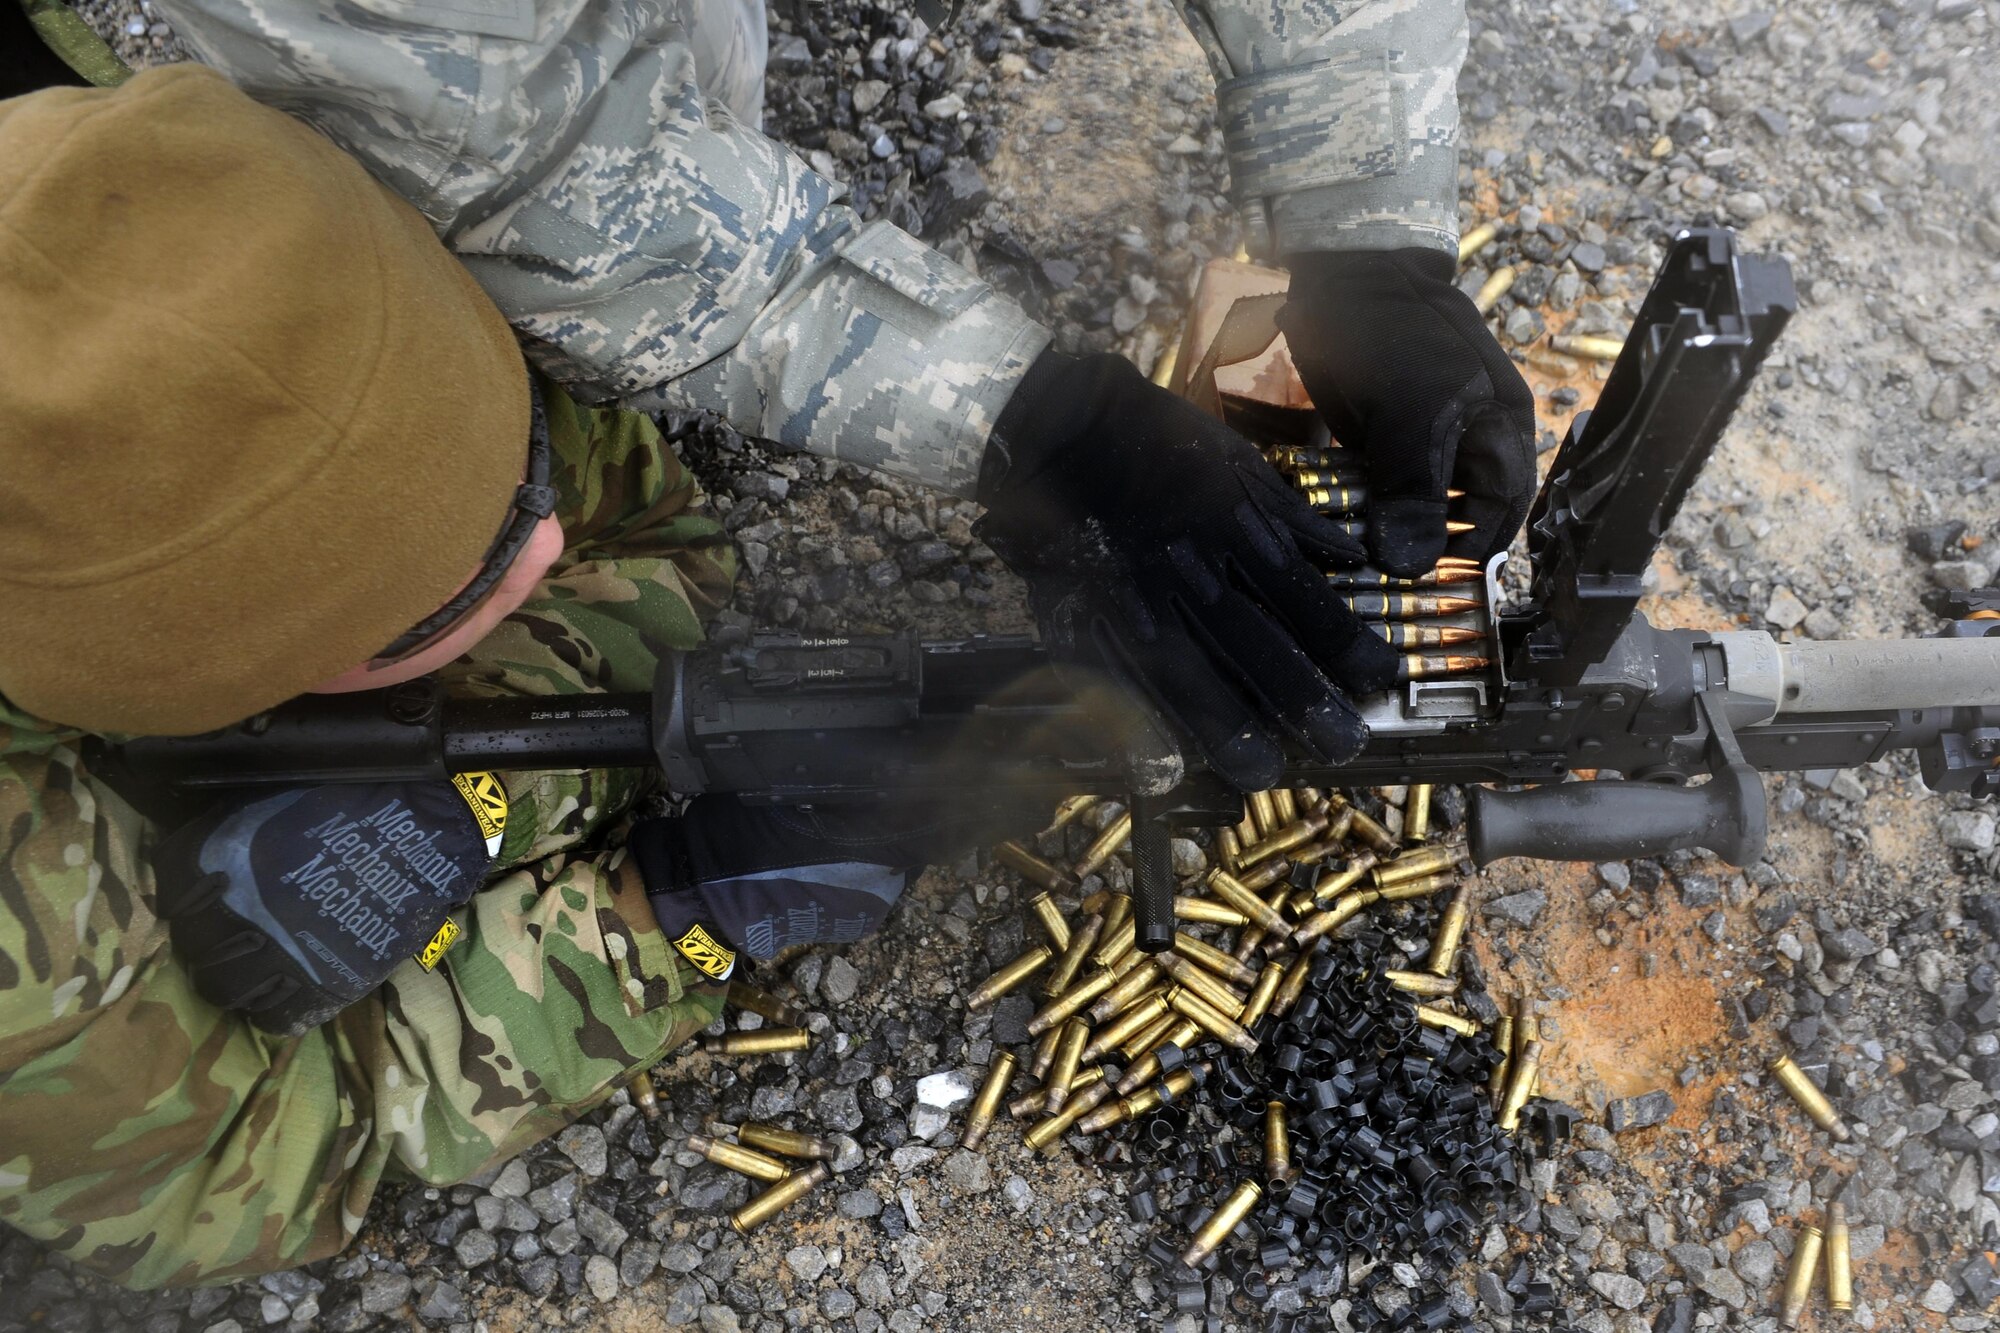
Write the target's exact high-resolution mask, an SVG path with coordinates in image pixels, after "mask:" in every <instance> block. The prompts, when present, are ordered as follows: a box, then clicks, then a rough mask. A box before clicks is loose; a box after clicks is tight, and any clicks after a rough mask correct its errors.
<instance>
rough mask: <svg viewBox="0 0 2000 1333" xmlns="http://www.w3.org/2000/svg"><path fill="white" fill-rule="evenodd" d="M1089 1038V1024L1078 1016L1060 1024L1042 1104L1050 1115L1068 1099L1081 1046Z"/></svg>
mask: <svg viewBox="0 0 2000 1333" xmlns="http://www.w3.org/2000/svg"><path fill="white" fill-rule="evenodd" d="M1089 1040H1090V1024H1088V1023H1086V1022H1084V1021H1083V1020H1082V1019H1080V1018H1072V1019H1070V1020H1069V1021H1068V1022H1067V1023H1064V1024H1063V1025H1062V1036H1060V1037H1058V1038H1057V1039H1056V1058H1055V1059H1054V1061H1052V1062H1051V1063H1050V1065H1049V1077H1048V1083H1047V1085H1046V1086H1047V1093H1046V1095H1045V1096H1044V1097H1043V1098H1042V1105H1043V1107H1044V1109H1046V1110H1047V1111H1048V1113H1049V1114H1050V1115H1054V1114H1055V1113H1056V1112H1057V1111H1060V1110H1062V1105H1063V1103H1064V1102H1066V1101H1068V1100H1069V1089H1070V1085H1071V1084H1072V1083H1074V1082H1076V1071H1077V1069H1078V1068H1079V1067H1081V1066H1082V1064H1083V1048H1084V1045H1085V1044H1086V1043H1087V1042H1089Z"/></svg>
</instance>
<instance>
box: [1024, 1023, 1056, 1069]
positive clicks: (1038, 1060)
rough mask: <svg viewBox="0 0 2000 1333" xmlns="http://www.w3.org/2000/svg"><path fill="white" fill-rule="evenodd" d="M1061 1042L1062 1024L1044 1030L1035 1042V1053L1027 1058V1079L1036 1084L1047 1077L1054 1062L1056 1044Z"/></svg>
mask: <svg viewBox="0 0 2000 1333" xmlns="http://www.w3.org/2000/svg"><path fill="white" fill-rule="evenodd" d="M1061 1040H1062V1024H1060V1023H1058V1024H1056V1025H1055V1026H1054V1027H1052V1028H1048V1029H1046V1030H1045V1031H1044V1032H1043V1033H1042V1034H1041V1036H1040V1037H1039V1038H1037V1039H1036V1041H1035V1053H1034V1054H1033V1055H1031V1056H1029V1057H1028V1077H1029V1078H1032V1079H1034V1080H1035V1081H1036V1082H1037V1083H1039V1082H1041V1081H1042V1080H1043V1079H1045V1078H1047V1077H1048V1076H1049V1066H1050V1065H1052V1064H1054V1063H1055V1062H1056V1043H1057V1042H1059V1041H1061Z"/></svg>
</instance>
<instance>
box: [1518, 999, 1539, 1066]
mask: <svg viewBox="0 0 2000 1333" xmlns="http://www.w3.org/2000/svg"><path fill="white" fill-rule="evenodd" d="M1541 1039H1542V1020H1541V1019H1540V1018H1539V1017H1537V1016H1536V1014H1535V1001H1534V998H1533V997H1532V996H1529V995H1516V996H1515V997H1514V1058H1515V1059H1516V1060H1518V1059H1520V1058H1521V1053H1522V1052H1524V1051H1526V1050H1527V1049H1528V1043H1529V1042H1531V1041H1540V1040H1541Z"/></svg>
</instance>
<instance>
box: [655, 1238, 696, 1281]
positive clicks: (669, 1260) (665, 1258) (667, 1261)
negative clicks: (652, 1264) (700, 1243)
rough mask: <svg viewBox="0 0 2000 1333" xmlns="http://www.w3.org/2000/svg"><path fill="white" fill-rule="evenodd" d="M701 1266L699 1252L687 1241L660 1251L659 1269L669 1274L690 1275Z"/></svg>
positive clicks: (677, 1242)
mask: <svg viewBox="0 0 2000 1333" xmlns="http://www.w3.org/2000/svg"><path fill="white" fill-rule="evenodd" d="M700 1266H701V1251H700V1250H698V1249H696V1248H695V1247H694V1246H693V1245H690V1244H689V1243H688V1242H687V1241H684V1240H683V1241H676V1242H675V1243H674V1244H672V1245H669V1246H667V1248H666V1249H664V1250H662V1251H660V1267H661V1268H663V1269H665V1270H666V1271H667V1272H669V1273H675V1274H680V1273H692V1272H694V1270H695V1269H696V1268H698V1267H700Z"/></svg>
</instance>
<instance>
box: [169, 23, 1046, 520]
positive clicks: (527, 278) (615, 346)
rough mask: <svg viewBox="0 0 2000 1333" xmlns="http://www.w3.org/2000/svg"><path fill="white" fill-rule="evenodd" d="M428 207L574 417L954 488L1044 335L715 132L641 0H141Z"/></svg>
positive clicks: (977, 284)
mask: <svg viewBox="0 0 2000 1333" xmlns="http://www.w3.org/2000/svg"><path fill="white" fill-rule="evenodd" d="M161 8H162V10H163V11H164V12H165V13H166V14H167V16H168V17H169V18H170V19H171V21H172V22H173V24H174V26H175V29H176V31H178V32H179V33H180V35H181V36H182V38H183V39H184V40H185V41H186V42H187V43H188V45H189V46H190V47H191V49H192V50H193V51H194V52H195V53H196V55H197V56H198V57H199V58H200V59H202V60H203V61H205V62H207V63H209V64H211V65H214V66H216V67H217V68H219V69H221V70H222V71H223V72H224V73H226V74H227V75H229V77H230V78H232V79H233V80H235V81H236V82H237V83H238V84H240V85H241V86H242V87H243V88H244V89H245V90H246V91H248V92H249V93H251V94H252V95H253V96H255V97H257V98H258V99H260V100H262V101H265V102H268V103H270V104H272V105H274V106H278V107H281V108H282V109H284V110H286V111H289V112H292V113H293V114H295V115H298V116H300V117H302V118H303V119H305V120H307V121H308V122H310V123H311V124H313V125H314V126H316V127H317V128H318V129H320V130H321V131H323V132H324V133H326V134H327V135H328V136H329V137H331V138H332V139H333V140H334V141H335V142H337V143H339V144H340V145H342V146H343V147H344V148H346V149H348V150H349V151H351V152H353V153H354V154H355V155H356V156H358V157H359V158H360V159H361V160H362V161H363V162H364V163H366V164H367V165H368V167H369V168H370V170H372V171H373V172H374V173H375V174H376V175H377V176H378V177H380V178H381V179H382V180H383V181H385V182H386V183H387V184H388V185H389V186H390V187H391V188H393V189H395V190H396V191H397V192H398V193H400V194H402V195H403V196H404V197H405V198H407V199H409V200H410V201H411V202H412V203H414V204H415V205H416V206H417V207H418V208H420V209H421V210H423V211H424V213H425V214H426V215H427V216H429V218H430V219H431V221H432V223H433V224H434V225H435V226H436V227H437V229H438V232H439V234H440V235H441V236H443V238H444V239H445V241H446V242H447V244H449V245H450V246H451V247H452V248H453V249H454V250H455V251H456V252H457V253H458V255H459V256H460V258H461V259H463V260H464V262H465V263H466V265H467V266H468V267H469V268H470V269H471V270H472V272H473V273H474V274H475V275H476V276H477V277H478V278H479V280H480V281H481V283H482V284H484V286H485V287H486V290H487V291H488V292H489V293H490V294H491V295H492V296H493V298H494V300H495V301H496V302H497V303H498V304H499V306H500V308H501V309H502V310H504V311H505V312H506V313H507V316H508V318H509V319H511V320H512V321H513V323H514V325H515V327H516V328H517V329H518V330H519V331H520V332H521V333H522V335H523V336H524V338H525V340H526V341H527V343H528V346H529V350H530V354H531V355H532V356H533V357H534V358H535V359H536V361H537V362H538V363H539V364H540V365H541V366H542V367H543V368H545V369H546V370H548V371H549V372H550V373H551V374H553V375H554V376H555V377H556V378H558V379H560V380H562V381H563V382H564V383H566V384H568V385H570V386H571V387H572V388H573V389H574V390H576V391H577V392H578V393H579V394H581V395H582V396H585V397H588V398H590V399H592V400H593V401H605V400H611V399H629V400H630V402H631V405H632V406H636V407H642V408H656V407H661V406H668V405H674V406H692V407H702V408H710V409H713V410H716V411H718V412H721V413H722V414H723V415H724V416H726V417H727V418H728V419H729V420H730V421H731V423H732V424H734V425H735V426H736V427H737V428H738V429H740V430H742V431H744V432H746V433H748V434H752V435H756V436H760V437H762V438H766V439H772V440H777V441H779V442H781V443H783V444H786V445H789V446H792V447H795V448H804V449H811V450H812V451H814V452H816V453H822V454H827V455H830V456H833V457H837V458H843V459H847V460H849V461H852V462H855V463H859V464H862V465H864V466H867V467H872V468H877V469H880V470H882V471H885V472H893V473H896V474H898V475H901V476H905V477H908V478H910V479H912V480H915V481H919V482H922V483H924V484H926V485H930V486H934V487H938V488H941V489H944V490H949V491H954V492H957V493H960V494H970V492H971V490H972V487H973V485H974V483H975V482H976V480H977V478H978V474H979V459H980V455H981V453H982V452H983V450H984V447H985V441H986V437H987V434H988V433H989V431H990V430H991V428H992V423H993V420H994V418H995V417H996V416H997V415H998V414H999V411H1000V408H1001V406H1002V405H1003V404H1004V403H1005V402H1006V400H1007V397H1008V395H1009V394H1011V393H1012V392H1013V390H1014V388H1015V386H1016V385H1017V384H1018V383H1019V381H1020V379H1021V376H1022V375H1023V374H1024V373H1025V372H1026V368H1027V366H1028V364H1029V363H1030V362H1031V361H1032V360H1033V359H1034V357H1035V355H1036V353H1037V352H1038V351H1040V349H1041V348H1042V347H1043V346H1044V345H1045V344H1046V343H1047V341H1048V334H1047V332H1046V331H1045V330H1044V329H1042V328H1041V327H1039V326H1038V325H1036V324H1035V323H1034V322H1033V321H1031V320H1030V319H1028V317H1027V316H1026V315H1025V314H1024V313H1022V311H1021V309H1020V308H1019V307H1018V306H1016V305H1015V304H1014V303H1013V302H1011V301H1009V300H1007V299H1006V298H1004V297H1002V296H1001V295H999V294H998V293H996V292H994V291H993V290H992V289H991V288H990V287H988V286H987V285H986V284H985V283H984V282H982V281H980V280H979V279H978V278H977V277H976V276H974V275H973V274H971V273H968V272H967V271H965V270H964V269H962V268H960V267H958V266H957V265H955V264H953V263H952V262H951V261H949V260H947V259H945V258H944V257H943V256H942V255H939V254H938V253H936V252H935V251H933V250H931V249H929V248H928V247H926V246H924V245H923V244H922V243H920V242H918V241H916V240H914V239H912V238H911V237H909V236H907V235H905V234H904V233H902V232H900V231H897V230H896V229H894V228H893V227H890V226H888V225H887V224H883V223H876V224H873V225H868V226H863V225H862V224H861V223H860V222H859V220H858V219H857V218H856V217H855V215H854V213H853V212H852V210H850V209H849V208H847V207H845V206H844V205H843V204H842V203H841V202H840V196H841V187H839V186H837V185H835V184H834V183H833V182H831V181H828V180H826V179H825V178H823V177H821V176H819V175H817V174H815V173H814V172H813V171H811V170H810V169H809V168H808V167H806V166H805V164H803V163H802V162H800V161H799V160H798V159H797V158H796V157H794V156H793V155H792V154H790V153H789V152H787V151H786V150H785V149H784V148H782V147H780V146H779V145H777V144H775V143H773V142H772V141H771V140H769V139H767V138H765V137H764V136H763V135H762V134H760V133H758V132H757V131H756V130H754V129H752V128H749V127H747V126H745V125H742V124H740V123H739V122H737V121H736V120H735V119H734V118H733V117H732V116H731V114H730V113H729V111H728V110H727V108H726V107H724V106H723V105H722V104H721V103H720V102H718V101H713V100H709V99H707V98H705V97H704V96H703V92H702V89H701V88H700V87H699V86H698V83H697V79H696V72H695V63H694V59H693V55H692V53H691V50H690V47H689V42H688V32H687V29H686V27H685V25H684V23H683V21H682V12H683V8H684V7H683V6H681V5H678V4H661V3H658V0H490V3H481V4H477V5H467V4H458V3H453V0H340V2H339V3H325V2H324V0H161Z"/></svg>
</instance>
